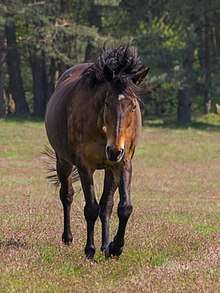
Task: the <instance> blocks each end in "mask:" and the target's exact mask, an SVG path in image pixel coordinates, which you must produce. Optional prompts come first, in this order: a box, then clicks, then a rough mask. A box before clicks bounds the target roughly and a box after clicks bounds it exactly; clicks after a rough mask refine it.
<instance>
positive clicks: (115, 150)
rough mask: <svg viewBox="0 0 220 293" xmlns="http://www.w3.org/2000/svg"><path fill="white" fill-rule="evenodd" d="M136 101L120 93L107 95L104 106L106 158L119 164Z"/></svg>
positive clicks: (127, 137) (130, 128)
mask: <svg viewBox="0 0 220 293" xmlns="http://www.w3.org/2000/svg"><path fill="white" fill-rule="evenodd" d="M137 103H138V102H137V100H136V98H135V97H129V96H127V95H125V94H122V93H121V94H120V93H117V94H116V93H108V94H107V96H106V99H105V105H104V114H103V115H104V117H103V121H104V126H103V131H104V132H105V134H106V138H107V144H106V158H107V160H108V161H112V162H120V161H121V159H122V158H123V156H124V152H125V143H126V140H127V139H129V135H130V133H131V131H132V121H133V118H134V115H135V111H136V107H137Z"/></svg>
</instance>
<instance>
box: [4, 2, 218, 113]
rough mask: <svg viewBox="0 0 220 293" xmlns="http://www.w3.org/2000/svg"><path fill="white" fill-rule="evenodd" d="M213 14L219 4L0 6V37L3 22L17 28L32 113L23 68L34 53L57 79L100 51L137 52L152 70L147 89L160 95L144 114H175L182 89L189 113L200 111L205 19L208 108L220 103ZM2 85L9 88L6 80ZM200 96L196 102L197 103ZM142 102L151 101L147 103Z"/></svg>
mask: <svg viewBox="0 0 220 293" xmlns="http://www.w3.org/2000/svg"><path fill="white" fill-rule="evenodd" d="M180 7H181V9H180ZM219 12H220V5H219V1H217V0H210V1H205V0H203V1H200V2H198V1H197V0H193V1H190V0H186V1H185V2H182V1H180V0H177V1H172V0H169V1H163V0H159V1H141V0H134V1H127V0H85V1H79V0H70V1H58V0H52V1H36V2H33V1H27V0H19V1H15V0H10V1H7V2H6V1H2V3H1V4H0V30H4V22H5V19H6V17H8V16H9V15H10V17H13V18H14V19H15V20H16V26H17V45H18V47H19V51H20V55H21V59H22V66H21V67H22V74H23V80H24V84H25V91H26V93H27V94H26V96H27V97H28V103H29V105H30V107H31V108H32V104H33V101H32V75H31V70H30V62H29V61H30V55H31V54H32V53H35V54H43V55H44V56H45V58H46V60H47V64H48V65H50V62H51V59H53V60H54V61H55V67H56V70H57V71H59V74H60V73H61V72H60V71H62V70H63V69H65V68H66V67H68V66H71V65H73V64H76V63H79V62H84V61H85V59H86V54H87V53H88V52H87V51H88V48H89V47H91V48H92V50H94V51H95V52H97V51H98V48H100V47H102V45H103V44H104V43H107V44H109V45H111V44H118V43H131V44H134V45H136V46H137V47H138V49H139V53H140V55H141V56H142V59H143V62H144V63H145V64H147V65H148V66H149V67H150V68H151V72H150V78H149V79H148V84H150V86H151V88H152V87H154V88H158V89H159V90H158V91H156V92H153V93H152V94H151V95H150V102H148V104H147V112H148V113H151V114H163V113H164V114H168V113H174V112H176V108H177V93H178V90H179V89H181V88H184V86H186V85H187V86H189V87H190V88H191V89H192V90H191V94H192V96H193V97H192V99H193V104H196V105H195V107H194V106H193V109H194V108H195V109H197V110H198V109H199V110H200V111H201V110H202V107H203V104H204V86H205V70H206V69H205V65H204V60H203V59H204V50H205V43H204V41H203V39H204V30H205V22H204V21H205V17H206V15H208V16H209V18H210V19H211V34H212V44H211V48H210V50H211V51H210V52H211V61H210V62H211V65H210V66H211V83H210V84H211V85H210V86H209V91H211V96H212V99H213V100H214V102H216V103H218V101H219V96H220V86H219V78H220V69H219V68H220V57H219V54H217V52H218V49H219V46H220V33H219V31H220V30H219V21H220V13H219ZM190 44H192V46H193V50H194V51H193V52H194V53H193V54H194V56H193V61H192V63H193V65H192V69H190V72H186V71H187V66H186V62H188V61H187V54H188V53H187V52H188V51H187V49H188V47H189V45H190ZM60 65H61V67H60ZM60 68H61V69H60ZM5 81H6V83H7V76H6V78H5ZM198 96H200V97H202V99H200V100H198V99H197V98H196V97H198ZM147 100H149V97H145V101H147ZM197 101H199V103H200V104H197ZM158 105H159V108H161V109H159V110H158Z"/></svg>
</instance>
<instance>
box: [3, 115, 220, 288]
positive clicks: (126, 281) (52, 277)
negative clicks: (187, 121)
mask: <svg viewBox="0 0 220 293" xmlns="http://www.w3.org/2000/svg"><path fill="white" fill-rule="evenodd" d="M205 119H206V120H203V121H200V122H199V123H197V124H194V125H192V127H189V128H186V129H181V128H175V127H163V125H162V126H158V125H157V124H151V126H148V125H147V126H146V127H145V128H144V131H143V136H142V140H141V142H140V147H139V149H138V151H137V153H136V157H135V159H134V178H133V203H134V213H133V215H132V217H131V220H130V222H129V225H128V230H127V237H126V238H127V239H126V240H127V241H126V248H125V250H124V254H123V255H122V256H121V258H120V259H119V260H116V259H110V260H105V259H104V257H103V256H102V255H101V253H100V252H99V250H98V248H99V246H100V223H99V222H98V223H97V225H96V244H97V253H96V256H95V261H93V262H87V261H85V260H84V254H83V248H84V243H85V237H86V232H85V221H84V217H83V205H84V202H83V195H82V193H77V194H76V197H75V201H74V204H73V209H72V230H73V232H74V244H73V246H71V247H65V246H63V245H62V243H61V233H62V226H63V224H62V208H61V204H60V202H59V198H58V195H57V191H56V190H55V189H54V188H53V187H52V186H50V185H48V184H47V182H46V180H45V175H46V174H45V171H44V165H43V162H42V161H43V160H42V157H41V151H42V149H43V146H44V144H45V143H46V137H45V132H44V128H43V123H42V122H36V121H35V122H31V121H27V122H22V121H7V122H5V121H0V172H1V173H0V186H1V188H0V211H1V213H0V223H1V224H0V263H1V265H0V292H220V285H219V284H220V192H219V188H220V133H219V128H220V123H219V121H217V122H216V121H214V123H213V121H210V120H208V121H207V119H208V118H207V117H206V118H205ZM203 122H205V123H206V124H204V123H203ZM213 124H214V126H213ZM101 178H102V174H101V173H100V172H99V173H97V174H96V182H97V183H96V189H97V194H98V197H99V196H100V193H101V190H102V187H101V183H100V182H101ZM76 189H77V190H78V189H79V185H78V186H76ZM117 200H118V197H117V195H116V197H115V207H116V205H117ZM116 227H117V217H116V209H114V214H113V218H112V236H113V234H114V232H115V230H116Z"/></svg>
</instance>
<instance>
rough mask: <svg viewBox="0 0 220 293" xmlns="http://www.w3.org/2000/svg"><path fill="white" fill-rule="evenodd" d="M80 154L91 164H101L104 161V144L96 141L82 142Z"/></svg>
mask: <svg viewBox="0 0 220 293" xmlns="http://www.w3.org/2000/svg"><path fill="white" fill-rule="evenodd" d="M80 153H81V154H80V155H81V157H83V159H84V160H86V161H87V162H90V163H91V164H93V165H100V164H103V163H104V161H105V145H104V144H101V143H97V142H89V143H86V144H83V145H82V146H81V149H80Z"/></svg>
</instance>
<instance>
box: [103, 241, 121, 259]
mask: <svg viewBox="0 0 220 293" xmlns="http://www.w3.org/2000/svg"><path fill="white" fill-rule="evenodd" d="M122 251H123V247H120V246H116V245H115V243H114V242H111V243H110V244H109V246H108V247H107V248H106V249H105V251H104V253H105V257H106V258H108V257H111V256H113V257H114V256H120V255H121V254H122Z"/></svg>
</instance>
